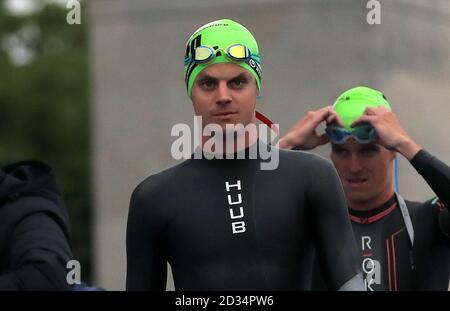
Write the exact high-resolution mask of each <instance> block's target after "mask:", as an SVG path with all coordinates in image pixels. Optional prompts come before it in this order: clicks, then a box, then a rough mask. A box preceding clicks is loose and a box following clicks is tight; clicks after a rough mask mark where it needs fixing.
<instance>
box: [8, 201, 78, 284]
mask: <svg viewBox="0 0 450 311" xmlns="http://www.w3.org/2000/svg"><path fill="white" fill-rule="evenodd" d="M18 204H20V205H22V206H19V205H18ZM26 204H37V205H42V206H46V205H48V204H54V203H53V202H50V201H48V200H46V199H43V198H37V197H29V198H24V199H20V200H18V201H17V203H14V206H11V208H12V207H14V208H21V207H23V205H26ZM57 217H58V216H57V215H56V214H53V213H51V212H48V213H46V212H34V213H32V214H29V215H26V216H25V217H24V218H23V219H22V220H21V221H19V222H18V223H17V224H16V225H15V226H14V229H13V231H12V233H11V240H10V243H9V245H10V248H9V250H8V253H7V255H8V262H9V264H10V267H11V268H10V270H9V272H8V273H6V274H2V275H0V290H68V289H70V287H69V284H67V281H66V276H67V270H66V264H67V262H68V261H69V260H70V259H72V254H71V250H70V245H69V242H68V240H67V238H66V235H65V234H64V232H63V230H62V228H61V226H60V224H59V222H58V221H57V220H56V218H57Z"/></svg>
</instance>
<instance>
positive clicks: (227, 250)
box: [127, 150, 363, 290]
mask: <svg viewBox="0 0 450 311" xmlns="http://www.w3.org/2000/svg"><path fill="white" fill-rule="evenodd" d="M261 162H262V160H261V159H254V160H249V159H247V160H218V159H213V160H207V159H201V160H195V159H190V160H186V161H184V162H182V163H181V164H179V165H177V166H175V167H172V168H170V169H167V170H165V171H163V172H161V173H159V174H156V175H153V176H151V177H149V178H147V179H146V180H145V181H143V182H142V183H141V184H140V185H139V186H138V187H137V188H136V189H135V191H134V193H133V195H132V198H131V203H130V211H129V216H128V226H127V270H128V271H127V289H128V290H164V289H165V287H166V267H167V262H169V263H170V265H171V267H172V272H173V277H174V282H175V288H176V289H177V290H308V289H310V287H311V273H312V263H313V262H312V260H313V258H314V247H316V248H317V249H318V250H319V254H320V262H321V264H322V266H323V267H324V271H326V272H325V275H326V282H327V284H328V285H329V286H330V288H333V289H335V290H336V289H356V288H358V289H362V288H363V284H362V277H361V274H358V273H359V270H360V269H359V262H360V259H359V257H358V256H359V254H358V251H357V250H356V249H355V248H354V244H355V240H354V237H353V234H352V232H351V231H352V230H351V225H350V221H349V217H348V212H347V208H346V204H345V198H344V195H343V192H342V188H341V184H340V181H339V177H338V176H337V173H336V171H335V169H334V168H333V166H332V164H331V163H330V162H329V161H327V160H325V159H323V158H320V157H318V156H315V155H312V154H308V153H304V152H299V151H286V150H280V153H279V166H278V168H277V169H276V170H261V169H260V163H261Z"/></svg>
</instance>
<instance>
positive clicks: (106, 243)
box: [87, 0, 450, 290]
mask: <svg viewBox="0 0 450 311" xmlns="http://www.w3.org/2000/svg"><path fill="white" fill-rule="evenodd" d="M381 2H382V5H381V25H368V24H367V23H366V14H367V12H368V10H367V9H366V7H365V5H366V1H361V0H342V1H325V0H314V1H313V0H303V1H289V0H278V1H275V0H250V1H249V0H247V1H245V4H242V3H243V2H242V1H237V0H229V1H218V0H210V1H200V0H176V1H170V2H169V1H162V0H156V1H144V0H133V1H126V0H95V1H89V2H88V3H87V5H89V8H88V9H89V15H90V19H89V22H90V24H91V28H90V29H91V33H90V43H91V56H92V57H91V59H92V77H93V103H94V106H93V108H92V109H93V118H92V129H93V135H94V140H93V141H94V145H93V148H94V163H93V165H94V172H95V175H94V185H95V189H94V193H95V202H94V203H95V204H94V206H95V241H94V245H95V273H96V275H95V276H96V282H95V283H96V285H100V286H104V287H106V288H108V289H117V290H122V289H124V287H125V276H126V261H125V229H126V219H127V211H128V203H129V198H130V195H131V192H132V190H133V189H134V187H135V186H136V185H137V184H138V183H139V182H140V181H141V180H143V179H144V178H145V177H146V176H149V175H150V174H153V173H155V172H157V171H160V170H162V169H163V168H165V167H167V166H169V165H172V164H174V163H176V161H174V160H173V159H172V158H171V155H170V145H171V143H172V142H173V138H172V137H171V136H170V129H171V127H172V126H173V125H174V124H175V123H179V122H184V123H188V124H192V114H193V111H192V107H191V104H190V102H189V100H188V99H187V98H186V95H185V87H184V84H183V73H182V71H183V69H182V67H183V59H182V58H183V53H184V45H185V42H186V39H187V38H188V36H189V35H190V34H191V33H192V31H194V30H195V29H197V28H198V27H199V26H201V25H202V24H204V23H206V22H209V21H213V20H215V19H219V18H231V19H235V20H237V21H239V22H241V23H242V24H244V25H246V26H247V28H249V29H250V30H251V31H252V32H253V34H254V35H255V37H256V38H257V40H258V43H259V46H260V49H261V54H262V62H263V92H262V95H263V99H262V100H261V101H260V104H259V110H261V111H262V112H264V113H265V114H267V115H269V116H270V117H271V118H272V119H273V120H274V121H275V122H276V123H279V124H280V128H281V132H282V133H284V132H286V131H287V130H288V129H289V127H290V126H292V125H293V124H294V123H295V122H296V121H297V119H298V118H300V117H301V116H302V115H304V114H305V113H306V112H307V111H308V110H310V109H318V108H320V107H323V106H325V105H329V104H332V103H333V101H334V99H335V98H336V96H337V95H339V93H340V92H342V91H343V90H345V89H346V88H349V87H352V86H355V85H369V86H372V87H375V88H378V89H380V90H383V91H384V92H385V94H386V95H387V97H388V99H389V100H390V102H391V104H392V106H393V108H394V110H395V111H396V112H397V113H398V115H399V117H400V119H401V121H402V124H403V125H404V127H405V128H406V129H407V130H408V132H409V133H410V134H411V136H413V137H414V138H415V139H416V140H417V141H418V143H420V144H422V145H423V146H425V147H426V148H428V149H429V150H430V151H432V152H433V153H434V154H435V155H437V156H438V157H440V158H441V159H442V160H444V161H446V162H447V163H450V140H449V138H448V130H447V128H448V122H449V117H450V105H449V104H450V102H449V98H450V2H449V1H447V0H445V1H444V0H440V1H437V0H391V1H381ZM315 152H317V153H319V154H321V155H325V156H327V155H328V152H329V150H328V147H322V148H319V149H318V150H316V151H315ZM400 174H401V177H400V190H401V193H402V194H403V195H404V196H405V197H407V198H409V199H417V200H423V199H427V198H429V197H430V196H432V192H431V191H430V189H429V187H428V186H427V185H426V184H425V183H424V182H423V181H422V180H421V178H420V176H419V175H417V173H416V172H415V171H414V170H413V169H412V168H411V167H410V166H409V164H408V163H407V162H406V161H403V160H402V161H401V163H400ZM169 288H172V284H171V282H169Z"/></svg>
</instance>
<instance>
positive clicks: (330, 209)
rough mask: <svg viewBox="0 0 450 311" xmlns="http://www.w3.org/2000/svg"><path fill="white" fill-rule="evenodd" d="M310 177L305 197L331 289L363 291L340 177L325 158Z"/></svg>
mask: <svg viewBox="0 0 450 311" xmlns="http://www.w3.org/2000/svg"><path fill="white" fill-rule="evenodd" d="M318 164H320V165H316V166H315V167H314V168H313V169H312V171H311V174H312V176H310V180H311V185H310V188H309V189H308V198H309V201H310V203H311V208H312V209H313V215H314V217H313V218H314V228H315V237H316V242H317V252H318V258H319V264H320V266H321V269H322V271H323V276H324V279H325V282H326V283H327V286H328V288H330V289H331V290H364V284H363V279H362V275H361V272H360V268H359V267H360V262H361V260H360V254H359V252H358V249H357V247H356V242H355V238H354V235H353V230H352V227H351V223H350V217H349V215H348V210H347V204H346V200H345V196H344V192H343V189H342V186H341V182H340V179H339V176H338V175H337V173H336V170H335V169H334V167H333V166H332V164H331V163H330V162H328V161H326V160H324V159H321V162H320V163H318Z"/></svg>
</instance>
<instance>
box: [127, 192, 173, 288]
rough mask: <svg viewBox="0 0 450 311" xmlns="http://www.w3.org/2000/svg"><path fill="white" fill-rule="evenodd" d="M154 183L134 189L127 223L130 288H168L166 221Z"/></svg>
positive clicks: (128, 283) (128, 286)
mask: <svg viewBox="0 0 450 311" xmlns="http://www.w3.org/2000/svg"><path fill="white" fill-rule="evenodd" d="M149 188H151V187H148V186H146V184H145V183H144V184H141V185H140V186H139V187H138V188H136V190H135V191H134V192H133V195H132V197H131V202H130V210H129V214H128V224H127V241H126V243H127V281H126V289H127V290H165V289H166V278H167V262H166V250H165V245H166V243H165V241H164V239H165V233H164V229H165V223H164V219H163V217H162V215H161V214H160V213H158V212H159V211H158V210H157V208H156V207H157V206H156V202H155V201H154V199H153V198H152V195H151V192H152V189H149Z"/></svg>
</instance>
